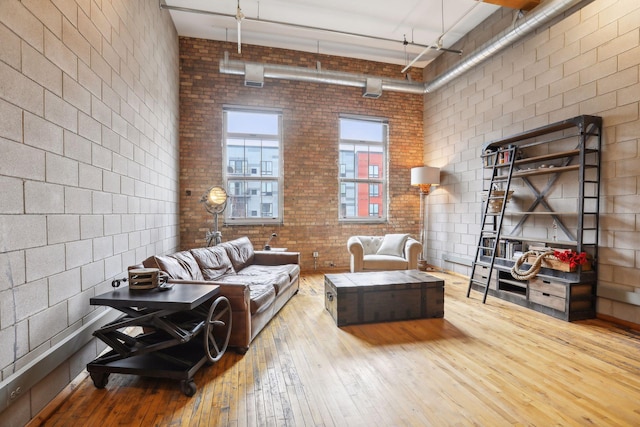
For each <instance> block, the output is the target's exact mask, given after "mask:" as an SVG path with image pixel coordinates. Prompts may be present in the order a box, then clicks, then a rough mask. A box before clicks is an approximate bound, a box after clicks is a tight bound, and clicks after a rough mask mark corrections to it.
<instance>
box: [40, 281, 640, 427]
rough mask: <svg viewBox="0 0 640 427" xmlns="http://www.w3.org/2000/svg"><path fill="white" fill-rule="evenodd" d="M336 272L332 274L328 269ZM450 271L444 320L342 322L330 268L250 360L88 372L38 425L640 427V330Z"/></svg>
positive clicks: (308, 285)
mask: <svg viewBox="0 0 640 427" xmlns="http://www.w3.org/2000/svg"><path fill="white" fill-rule="evenodd" d="M332 273H334V272H333V271H332ZM434 274H435V275H436V276H438V277H441V278H443V279H445V283H446V285H445V317H444V319H425V320H416V321H404V322H392V323H380V324H369V325H358V326H348V327H343V328H337V327H336V326H335V324H334V322H333V320H332V318H331V316H330V315H329V313H328V312H326V310H325V309H324V300H323V295H324V282H323V275H322V274H319V273H318V274H305V275H303V277H302V279H301V285H300V292H299V293H298V295H296V296H294V297H293V299H292V300H291V301H290V302H289V303H288V304H287V305H286V306H285V307H284V308H283V309H282V311H281V312H280V313H279V315H278V316H276V318H274V319H273V320H272V321H271V323H270V324H269V325H268V326H267V327H266V328H265V329H264V330H263V331H262V332H261V333H260V335H259V336H258V337H257V338H256V340H255V341H254V342H253V343H252V345H251V348H250V350H249V352H248V353H247V354H246V355H244V356H240V355H238V354H236V353H235V352H232V351H230V352H227V353H226V354H225V355H224V356H223V358H222V359H221V360H220V361H219V362H218V363H217V364H215V365H213V366H206V367H204V368H203V369H201V370H200V371H199V372H198V373H197V374H196V375H195V378H194V379H195V382H196V385H197V387H198V390H197V392H196V394H195V396H193V397H191V398H189V397H186V396H184V395H183V394H182V393H181V392H180V389H179V385H178V383H177V382H176V381H172V380H162V379H150V378H141V377H137V376H127V375H117V374H112V375H111V376H110V378H109V384H108V385H107V387H106V388H105V389H103V390H98V389H96V388H95V387H94V386H93V383H92V381H91V379H90V378H88V377H85V378H84V379H82V378H80V379H79V380H78V381H77V382H76V384H74V385H73V386H72V387H69V388H68V390H67V391H66V393H65V394H64V398H60V399H57V400H56V401H55V402H54V403H52V404H51V405H49V407H48V408H47V409H46V410H45V411H43V412H42V413H41V415H40V416H39V417H38V418H36V419H35V420H34V421H33V422H32V423H31V424H32V425H45V426H80V425H82V426H91V425H96V426H98V425H99V426H115V425H134V426H449V425H455V426H472V425H473V426H513V425H536V426H550V425H562V426H585V425H597V426H634V425H636V426H637V425H640V335H638V334H637V333H636V332H634V331H632V330H626V329H623V328H621V327H618V326H616V325H613V324H611V323H608V322H605V321H603V320H589V321H581V322H575V323H566V322H562V321H559V320H556V319H553V318H551V317H548V316H545V315H542V314H539V313H535V312H533V311H529V310H526V309H523V308H521V307H518V306H515V305H513V304H510V303H507V302H504V301H501V300H498V299H495V298H492V297H489V298H488V299H487V304H485V305H483V304H482V303H481V301H480V294H478V293H472V298H466V297H465V292H466V286H467V281H466V279H464V278H461V277H458V276H453V275H447V274H440V273H434Z"/></svg>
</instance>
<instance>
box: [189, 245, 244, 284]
mask: <svg viewBox="0 0 640 427" xmlns="http://www.w3.org/2000/svg"><path fill="white" fill-rule="evenodd" d="M190 252H191V255H193V257H194V258H195V260H196V262H197V263H198V266H199V267H200V271H201V272H202V276H204V279H205V280H216V279H217V278H218V277H220V276H223V275H225V274H235V270H234V269H233V265H231V260H230V259H229V256H228V255H227V251H226V250H225V249H224V248H222V247H220V246H211V247H208V248H198V249H191V251H190Z"/></svg>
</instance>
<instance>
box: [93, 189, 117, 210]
mask: <svg viewBox="0 0 640 427" xmlns="http://www.w3.org/2000/svg"><path fill="white" fill-rule="evenodd" d="M112 212H113V201H112V199H111V194H109V193H103V192H100V191H94V192H93V213H95V214H110V213H112Z"/></svg>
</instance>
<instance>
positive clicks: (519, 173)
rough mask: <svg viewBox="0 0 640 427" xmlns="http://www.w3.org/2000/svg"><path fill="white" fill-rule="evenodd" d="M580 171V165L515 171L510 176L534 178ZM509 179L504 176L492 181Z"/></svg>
mask: <svg viewBox="0 0 640 427" xmlns="http://www.w3.org/2000/svg"><path fill="white" fill-rule="evenodd" d="M578 169H580V165H569V166H557V167H553V168H538V169H531V170H524V171H517V172H513V173H512V174H511V178H524V177H527V176H535V175H548V174H550V173H563V172H570V171H577V170H578ZM508 178H509V177H508V176H507V175H504V176H496V177H495V178H494V181H506V180H507V179H508Z"/></svg>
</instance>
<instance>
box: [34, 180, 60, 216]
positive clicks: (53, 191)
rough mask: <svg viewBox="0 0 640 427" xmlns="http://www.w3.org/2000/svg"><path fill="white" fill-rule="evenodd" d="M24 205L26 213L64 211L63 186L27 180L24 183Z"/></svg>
mask: <svg viewBox="0 0 640 427" xmlns="http://www.w3.org/2000/svg"><path fill="white" fill-rule="evenodd" d="M24 205H25V212H26V213H28V214H30V213H32V214H44V213H46V214H56V213H60V214H61V213H64V187H62V186H61V185H55V184H47V183H44V182H35V181H27V182H25V184H24Z"/></svg>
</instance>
